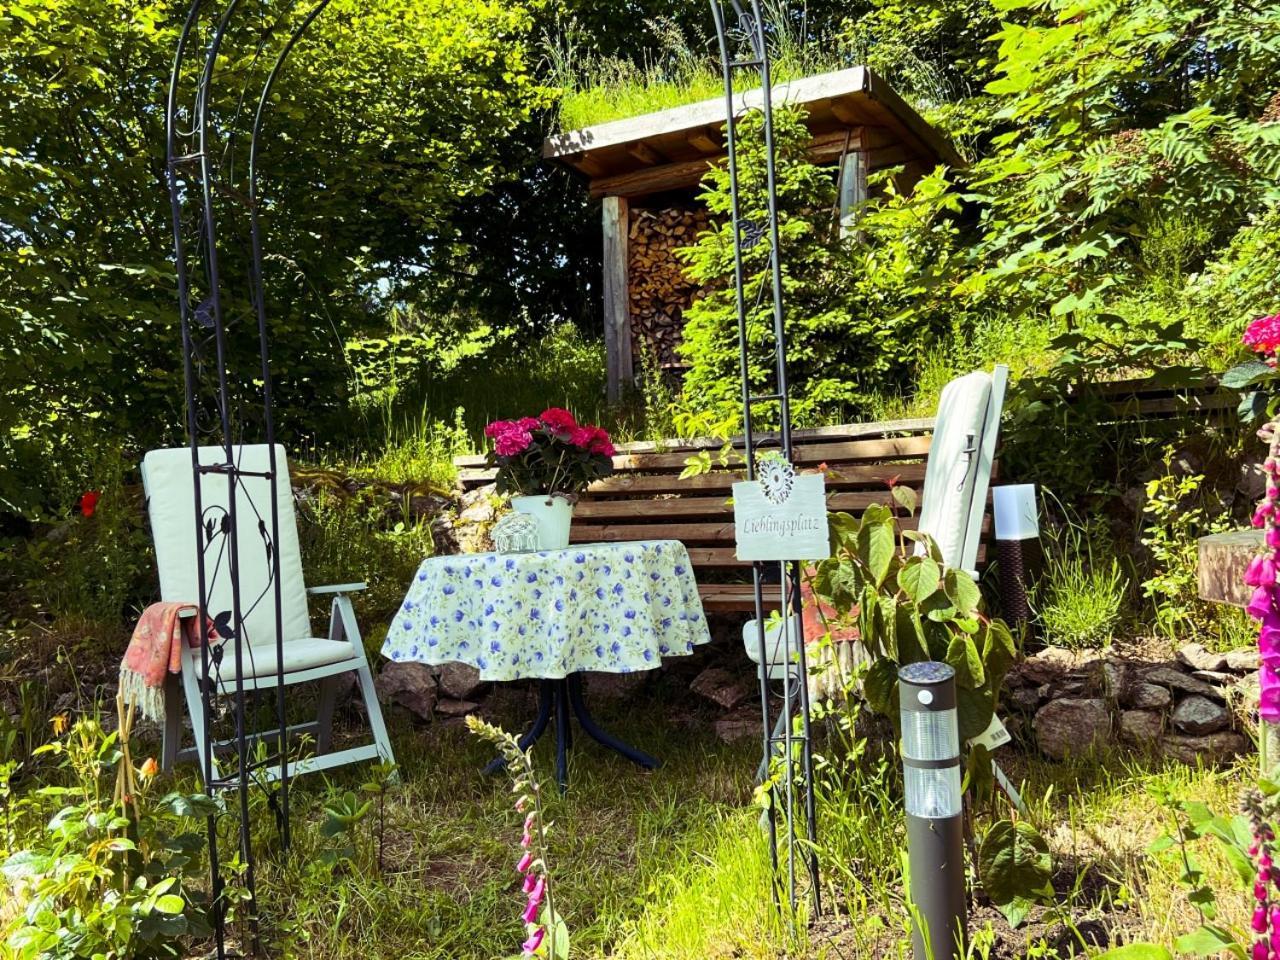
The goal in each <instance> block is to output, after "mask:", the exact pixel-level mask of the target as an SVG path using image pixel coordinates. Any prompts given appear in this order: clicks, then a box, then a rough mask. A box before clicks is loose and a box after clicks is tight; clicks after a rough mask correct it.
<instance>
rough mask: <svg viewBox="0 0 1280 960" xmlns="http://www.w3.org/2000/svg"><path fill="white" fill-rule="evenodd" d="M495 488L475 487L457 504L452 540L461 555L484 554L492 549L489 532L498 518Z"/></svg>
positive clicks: (491, 485)
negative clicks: (456, 517) (456, 516)
mask: <svg viewBox="0 0 1280 960" xmlns="http://www.w3.org/2000/svg"><path fill="white" fill-rule="evenodd" d="M498 503H499V501H498V497H497V488H496V487H495V486H494V485H493V484H488V485H487V486H483V487H477V488H476V489H474V490H470V491H468V492H467V493H464V494H463V495H462V498H461V500H460V501H459V503H458V519H457V520H456V521H455V522H454V524H453V530H452V533H453V538H454V540H455V541H456V542H457V544H458V549H459V551H460V552H462V553H484V552H485V551H486V550H492V549H493V539H492V538H491V537H490V536H489V530H490V529H491V528H492V527H493V523H494V521H495V520H496V519H497V518H498V508H497V504H498Z"/></svg>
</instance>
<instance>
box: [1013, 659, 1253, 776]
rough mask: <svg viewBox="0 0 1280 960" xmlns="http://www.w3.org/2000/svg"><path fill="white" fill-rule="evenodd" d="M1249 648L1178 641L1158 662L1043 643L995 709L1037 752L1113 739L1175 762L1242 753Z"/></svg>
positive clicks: (1249, 690) (1064, 752)
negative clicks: (1172, 653)
mask: <svg viewBox="0 0 1280 960" xmlns="http://www.w3.org/2000/svg"><path fill="white" fill-rule="evenodd" d="M1257 671H1258V653H1257V651H1256V650H1235V651H1232V652H1230V653H1210V652H1209V651H1207V650H1206V649H1205V648H1204V647H1203V646H1201V645H1200V644H1194V643H1193V644H1187V645H1186V646H1184V647H1182V648H1181V649H1180V650H1179V651H1178V653H1177V655H1176V657H1174V658H1172V659H1170V660H1167V661H1157V662H1151V661H1143V660H1136V659H1131V658H1126V657H1122V656H1119V655H1116V654H1110V653H1108V652H1105V651H1103V652H1099V651H1086V652H1073V651H1070V650H1066V649H1063V648H1060V647H1049V648H1047V649H1045V650H1042V651H1041V652H1039V653H1037V654H1036V655H1035V656H1032V657H1030V658H1028V659H1026V660H1024V661H1023V662H1022V663H1019V664H1018V665H1017V666H1015V667H1014V668H1013V670H1012V671H1010V674H1009V678H1008V680H1007V681H1006V686H1005V692H1004V697H1003V700H1002V707H1001V713H1002V715H1003V716H1004V718H1005V720H1006V722H1007V723H1008V724H1009V726H1010V727H1011V728H1013V729H1014V730H1015V732H1020V733H1021V734H1022V735H1023V736H1024V738H1025V739H1026V740H1028V741H1029V742H1032V743H1034V744H1036V745H1037V746H1038V747H1039V749H1040V751H1041V753H1043V754H1044V755H1045V756H1048V757H1051V758H1054V759H1061V758H1064V757H1067V756H1072V755H1080V754H1084V753H1087V752H1089V751H1090V750H1091V749H1096V748H1101V747H1103V746H1105V745H1107V744H1111V743H1115V742H1121V743H1125V744H1128V745H1130V746H1133V747H1138V748H1143V749H1147V750H1150V751H1151V752H1156V753H1163V754H1164V755H1166V756H1169V757H1172V758H1174V759H1177V760H1181V761H1183V762H1185V763H1195V762H1197V761H1198V760H1200V761H1203V762H1205V763H1215V762H1219V761H1223V760H1228V759H1230V758H1231V757H1233V756H1235V755H1236V754H1239V753H1244V752H1246V751H1248V750H1250V749H1252V746H1253V742H1252V740H1251V739H1250V738H1249V737H1248V736H1247V735H1246V733H1245V732H1244V731H1245V730H1246V729H1247V726H1248V725H1249V724H1250V723H1251V722H1252V720H1251V715H1252V713H1253V712H1254V710H1255V709H1256V704H1257V699H1258V681H1257Z"/></svg>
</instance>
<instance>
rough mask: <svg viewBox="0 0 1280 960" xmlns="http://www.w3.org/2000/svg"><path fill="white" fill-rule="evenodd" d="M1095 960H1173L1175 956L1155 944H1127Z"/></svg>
mask: <svg viewBox="0 0 1280 960" xmlns="http://www.w3.org/2000/svg"><path fill="white" fill-rule="evenodd" d="M1093 960H1173V954H1172V953H1170V952H1169V951H1168V950H1166V949H1165V948H1164V947H1162V946H1159V945H1158V944H1154V943H1126V944H1125V945H1124V946H1123V947H1112V948H1111V949H1110V950H1108V951H1106V952H1105V953H1099V954H1097V955H1096V956H1095V957H1094V958H1093Z"/></svg>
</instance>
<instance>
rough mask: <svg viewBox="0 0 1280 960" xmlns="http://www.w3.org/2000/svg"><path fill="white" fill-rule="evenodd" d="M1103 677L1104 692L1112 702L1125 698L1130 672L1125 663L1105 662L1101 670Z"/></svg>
mask: <svg viewBox="0 0 1280 960" xmlns="http://www.w3.org/2000/svg"><path fill="white" fill-rule="evenodd" d="M1099 670H1100V673H1101V675H1102V690H1103V692H1104V693H1105V694H1106V695H1107V697H1108V698H1109V699H1111V700H1116V701H1119V700H1121V699H1123V698H1124V695H1125V690H1126V688H1127V687H1128V685H1129V671H1128V669H1127V668H1126V667H1125V665H1124V664H1123V663H1120V662H1118V661H1116V660H1103V661H1102V665H1101V667H1100V668H1099Z"/></svg>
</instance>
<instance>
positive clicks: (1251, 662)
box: [1225, 647, 1262, 673]
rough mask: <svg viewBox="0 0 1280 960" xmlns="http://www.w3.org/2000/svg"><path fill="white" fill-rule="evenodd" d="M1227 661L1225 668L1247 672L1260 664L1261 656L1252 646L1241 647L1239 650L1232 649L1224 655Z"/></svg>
mask: <svg viewBox="0 0 1280 960" xmlns="http://www.w3.org/2000/svg"><path fill="white" fill-rule="evenodd" d="M1225 659H1226V661H1227V669H1228V670H1233V671H1235V672H1236V673H1248V672H1250V671H1251V670H1257V669H1258V667H1260V666H1261V665H1262V658H1261V657H1260V656H1259V654H1258V651H1257V650H1256V649H1255V648H1252V647H1242V648H1241V649H1239V650H1232V651H1230V652H1229V653H1227V654H1226V655H1225Z"/></svg>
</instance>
